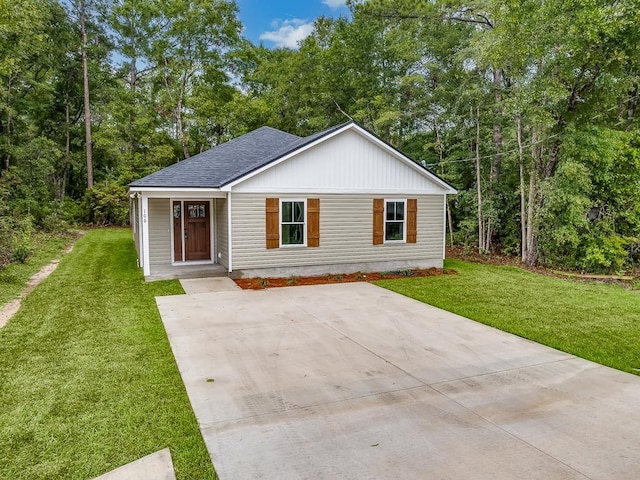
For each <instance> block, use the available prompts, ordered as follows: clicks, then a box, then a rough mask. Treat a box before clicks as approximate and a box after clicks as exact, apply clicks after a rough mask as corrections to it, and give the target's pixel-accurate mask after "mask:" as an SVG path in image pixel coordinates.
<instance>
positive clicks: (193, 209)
mask: <svg viewBox="0 0 640 480" xmlns="http://www.w3.org/2000/svg"><path fill="white" fill-rule="evenodd" d="M174 209H175V207H174ZM174 215H175V211H174ZM206 216H207V214H206V212H205V208H204V205H189V218H205V217H206ZM176 218H178V217H176Z"/></svg>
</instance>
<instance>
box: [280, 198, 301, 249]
mask: <svg viewBox="0 0 640 480" xmlns="http://www.w3.org/2000/svg"><path fill="white" fill-rule="evenodd" d="M305 203H306V202H305V201H304V200H282V201H281V204H280V215H281V217H280V229H281V234H280V239H281V244H282V245H305V232H306V218H305V210H306V209H305Z"/></svg>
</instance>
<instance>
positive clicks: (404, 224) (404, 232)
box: [382, 198, 407, 244]
mask: <svg viewBox="0 0 640 480" xmlns="http://www.w3.org/2000/svg"><path fill="white" fill-rule="evenodd" d="M389 202H404V215H403V218H404V220H402V240H387V203H389ZM383 215H384V225H383V228H384V230H383V231H382V235H383V238H384V243H390V244H394V243H395V244H398V243H407V199H406V198H385V199H384V213H383Z"/></svg>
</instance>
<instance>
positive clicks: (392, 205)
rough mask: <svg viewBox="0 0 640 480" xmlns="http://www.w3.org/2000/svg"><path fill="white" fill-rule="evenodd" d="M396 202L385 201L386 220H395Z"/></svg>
mask: <svg viewBox="0 0 640 480" xmlns="http://www.w3.org/2000/svg"><path fill="white" fill-rule="evenodd" d="M395 213H396V202H387V220H395V219H396V216H395Z"/></svg>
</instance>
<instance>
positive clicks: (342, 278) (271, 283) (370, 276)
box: [234, 268, 457, 290]
mask: <svg viewBox="0 0 640 480" xmlns="http://www.w3.org/2000/svg"><path fill="white" fill-rule="evenodd" d="M456 273H457V272H456V271H455V270H452V269H450V268H449V269H443V268H427V269H415V270H396V271H391V272H367V273H363V272H356V273H344V274H337V275H320V276H309V277H289V278H237V279H234V282H236V284H238V286H239V287H240V288H242V289H244V290H262V289H263V288H272V287H292V286H296V285H324V284H327V283H351V282H374V281H376V280H390V279H394V278H410V277H433V276H437V275H452V274H456Z"/></svg>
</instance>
